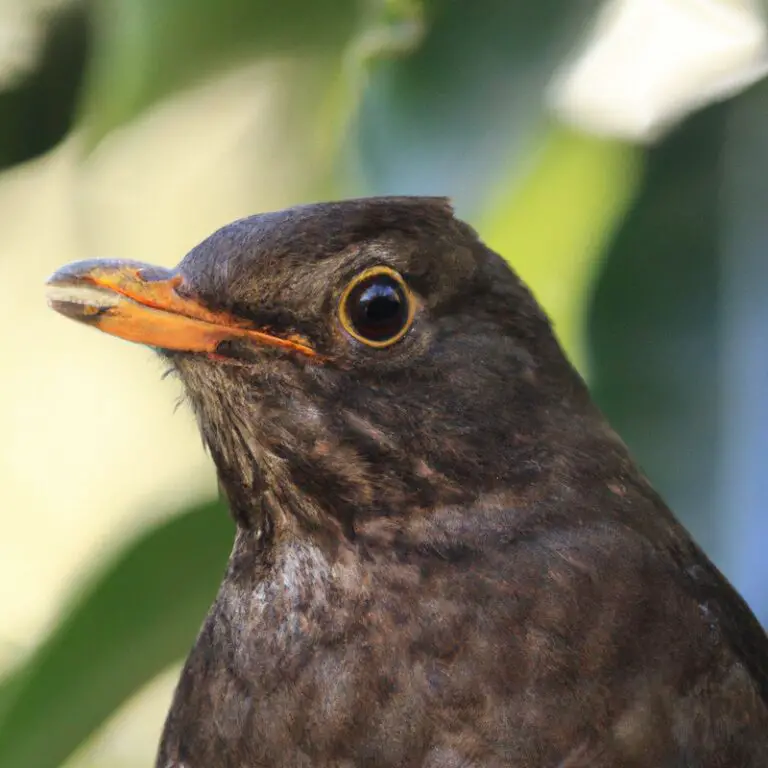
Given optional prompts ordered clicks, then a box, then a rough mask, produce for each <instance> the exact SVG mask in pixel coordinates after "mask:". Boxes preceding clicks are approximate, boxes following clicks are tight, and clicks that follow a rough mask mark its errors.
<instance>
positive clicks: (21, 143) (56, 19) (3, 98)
mask: <svg viewBox="0 0 768 768" xmlns="http://www.w3.org/2000/svg"><path fill="white" fill-rule="evenodd" d="M87 47H88V34H87V17H86V13H85V10H84V9H83V7H82V6H81V5H80V4H76V5H73V6H69V7H67V6H65V7H64V8H62V9H61V10H60V11H59V12H57V13H55V14H53V15H52V16H51V19H50V20H49V22H48V24H47V28H46V32H45V40H44V42H43V47H42V50H41V52H40V56H39V58H38V60H37V62H36V64H35V66H34V68H33V69H32V70H31V71H30V73H29V74H27V75H26V76H24V77H22V78H21V79H20V80H19V81H18V82H15V83H14V84H13V85H11V86H10V87H7V88H4V89H2V90H0V168H5V167H8V166H11V165H15V164H16V163H21V162H24V161H25V160H29V159H31V158H33V157H36V156H37V155H40V154H42V153H43V152H47V151H48V150H49V149H51V148H52V147H53V146H55V145H56V144H57V143H58V142H59V141H61V139H63V138H64V136H65V135H66V134H67V133H68V132H69V130H70V129H71V127H72V124H73V121H74V117H75V113H76V108H77V104H78V100H79V97H80V86H81V83H82V79H83V74H84V70H85V61H86V55H87Z"/></svg>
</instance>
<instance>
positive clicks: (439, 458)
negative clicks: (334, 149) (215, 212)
mask: <svg viewBox="0 0 768 768" xmlns="http://www.w3.org/2000/svg"><path fill="white" fill-rule="evenodd" d="M49 292H50V293H49V301H50V303H51V306H52V307H53V308H54V309H56V310H57V311H59V312H61V313H62V314H64V315H66V316H68V317H71V318H73V319H75V320H78V321H81V322H84V323H86V324H88V325H92V326H94V327H96V328H98V329H99V330H102V331H105V332H107V333H111V334H114V335H116V336H120V337H122V338H125V339H128V340H131V341H135V342H141V343H144V344H147V345H149V346H152V347H154V348H156V349H157V350H158V351H159V352H160V354H162V355H163V356H164V357H167V359H168V360H169V361H170V362H171V364H172V366H173V368H174V369H175V370H176V371H177V372H178V374H179V376H180V377H181V380H182V381H183V384H184V387H185V390H186V393H187V396H188V399H189V401H190V403H191V405H192V407H193V409H194V412H195V414H196V416H197V419H198V421H199V425H200V429H201V432H202V434H203V438H204V440H205V443H206V444H207V445H208V447H209V449H210V451H211V453H212V455H213V458H214V460H215V462H216V465H217V468H218V472H219V477H220V480H221V484H222V486H223V487H224V489H225V491H226V493H227V495H228V497H229V500H230V502H231V505H232V508H233V512H234V514H235V517H236V518H237V520H238V521H239V522H240V524H241V525H243V526H246V527H247V526H261V525H263V524H264V521H265V520H267V519H269V520H271V521H272V523H273V524H274V523H275V521H280V522H281V524H283V525H290V526H296V525H300V526H320V527H327V526H331V527H334V528H336V529H339V530H342V531H344V532H345V533H348V534H350V535H354V533H355V529H356V526H358V525H360V524H361V523H362V522H364V521H366V520H369V519H371V518H372V517H393V516H395V517H396V516H398V515H402V514H413V513H417V512H418V511H419V510H426V509H429V508H431V507H433V506H435V505H437V504H441V503H450V502H452V501H457V502H459V501H461V502H466V501H468V500H471V499H472V498H474V497H477V496H478V495H480V494H482V493H487V492H493V491H494V489H495V488H496V487H498V486H504V487H506V488H509V487H516V488H519V489H521V490H524V489H525V488H527V487H529V486H530V485H532V483H533V481H534V480H535V479H537V477H538V475H539V474H540V473H541V471H543V468H546V467H547V466H548V465H549V463H551V460H552V441H551V439H550V437H551V434H552V430H556V429H562V425H563V424H565V423H566V422H567V420H568V419H569V418H570V416H572V414H573V413H575V412H578V411H580V410H581V409H583V408H584V406H585V403H587V402H588V400H587V397H586V392H585V389H584V387H583V384H582V383H581V380H580V379H579V378H578V376H577V375H576V374H575V373H574V372H573V370H572V369H571V368H570V366H569V364H568V363H567V361H566V360H565V357H564V356H563V354H562V352H561V351H560V349H559V347H558V345H557V342H556V341H555V339H554V336H553V335H552V332H551V329H550V327H549V323H548V321H547V319H546V317H545V315H544V314H543V312H542V311H541V309H540V308H539V306H538V305H537V303H536V302H535V300H534V299H533V298H532V296H531V295H530V293H529V291H528V290H527V289H526V288H525V286H524V285H523V284H522V283H521V281H520V280H519V279H518V278H517V276H516V275H515V274H514V273H513V272H512V271H511V270H510V269H509V268H508V267H507V265H506V264H505V263H504V261H503V260H502V259H501V258H500V257H499V256H498V255H497V254H495V253H493V252H492V251H491V250H489V249H488V248H486V247H485V246H484V245H483V244H482V243H481V242H480V241H479V239H478V238H477V236H476V234H475V232H474V231H473V230H472V229H471V228H470V227H469V226H467V225H466V224H464V223H462V222H460V221H459V220H457V219H456V218H454V216H453V212H452V210H451V208H450V205H449V204H448V202H447V201H446V200H444V199H439V198H373V199H362V200H351V201H345V202H338V203H326V204H317V205H308V206H303V207H298V208H293V209H290V210H286V211H282V212H278V213H268V214H263V215H258V216H253V217H250V218H246V219H242V220H240V221H236V222H234V223H232V224H230V225H228V226H226V227H224V228H223V229H221V230H219V231H218V232H216V233H214V234H213V235H211V236H210V237H209V238H208V239H207V240H205V241H204V242H202V243H201V244H200V245H198V246H197V247H196V248H194V249H193V250H192V251H191V252H190V253H189V254H188V255H187V256H186V257H185V258H184V259H183V260H182V261H181V263H180V264H179V266H178V267H177V268H176V269H173V270H167V269H163V268H157V267H151V266H148V265H145V264H140V263H135V262H125V261H86V262H78V263H76V264H72V265H69V266H67V267H64V268H62V269H61V270H59V271H58V272H56V273H55V274H54V275H53V276H52V277H51V278H50V280H49Z"/></svg>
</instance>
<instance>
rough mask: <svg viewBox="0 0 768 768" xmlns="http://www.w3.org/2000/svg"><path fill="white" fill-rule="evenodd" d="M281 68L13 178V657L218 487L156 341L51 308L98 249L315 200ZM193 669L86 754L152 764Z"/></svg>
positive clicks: (6, 417) (173, 253) (2, 199)
mask: <svg viewBox="0 0 768 768" xmlns="http://www.w3.org/2000/svg"><path fill="white" fill-rule="evenodd" d="M274 75H275V69H274V67H270V66H265V65H261V66H260V67H258V68H250V69H246V70H242V71H239V72H236V73H234V74H232V75H230V76H227V77H225V78H222V79H219V80H217V81H215V82H211V83H208V84H206V85H204V86H202V87H200V88H198V89H195V90H193V91H191V92H188V93H186V94H184V95H183V96H181V97H178V98H176V99H175V100H173V101H170V102H166V103H164V104H163V105H161V106H160V107H159V108H157V109H155V110H153V111H152V112H151V113H149V114H147V115H146V116H145V117H144V118H142V119H141V120H140V121H138V122H136V123H134V124H132V125H130V126H128V127H126V128H124V129H122V130H120V131H118V132H116V133H113V134H111V135H110V136H109V137H108V139H107V140H106V141H105V142H103V143H102V144H101V145H100V146H99V147H98V148H97V150H96V151H95V152H94V153H92V154H90V155H88V156H84V153H83V152H82V148H81V142H80V140H79V138H78V137H77V136H74V137H73V138H71V139H69V140H68V141H67V142H66V143H65V144H64V145H62V146H60V147H59V148H57V149H56V150H54V151H53V152H51V153H50V154H48V155H47V156H45V157H42V158H40V159H38V160H35V161H34V162H31V163H29V164H26V165H24V166H20V167H17V168H14V169H12V170H11V171H9V172H7V173H5V174H3V175H2V176H0V334H2V336H1V338H2V355H0V360H1V361H2V362H1V363H0V365H2V371H0V434H2V437H3V439H2V440H0V609H1V610H2V619H1V621H0V669H2V668H3V667H5V666H7V665H9V664H10V663H12V662H13V661H14V660H15V659H18V658H21V657H22V656H23V655H24V654H25V653H26V652H27V651H28V650H29V649H30V648H31V647H32V646H33V645H34V643H35V642H36V641H37V640H38V639H39V638H40V637H41V636H42V635H43V634H44V633H45V631H46V629H47V628H48V627H49V626H50V625H51V623H52V622H53V621H54V620H55V619H56V617H57V614H58V611H59V609H60V607H61V606H62V604H63V602H64V601H66V600H67V598H68V597H69V596H70V595H72V594H73V593H74V592H75V591H76V590H77V587H78V584H80V583H81V580H82V579H83V577H84V576H85V575H86V574H88V573H89V572H91V571H92V570H93V568H94V566H95V565H97V564H98V562H99V561H100V560H102V559H103V558H104V557H105V556H108V555H109V554H110V553H112V552H114V551H115V550H116V549H117V548H119V547H120V546H121V545H122V544H123V543H125V542H126V541H127V540H128V539H129V538H130V537H131V536H132V535H133V534H134V533H135V532H136V531H137V530H138V529H139V528H140V527H141V526H143V525H145V524H147V523H148V522H149V521H150V520H151V519H153V518H154V519H157V518H159V517H161V516H162V515H165V514H168V513H169V511H170V510H171V509H172V507H173V506H174V505H177V504H178V503H179V502H183V501H184V500H185V499H191V498H193V497H195V496H199V495H200V494H201V493H204V492H207V493H209V494H210V495H213V494H215V493H216V486H215V476H214V472H213V468H212V465H211V463H210V461H209V459H208V458H207V457H206V456H205V454H204V451H203V448H202V445H201V441H200V438H199V435H198V432H197V428H196V426H195V424H194V422H193V419H192V417H191V415H190V413H189V412H188V411H187V410H186V409H185V408H183V407H182V408H180V409H178V410H177V411H176V412H174V406H175V403H176V401H177V399H178V397H179V394H180V390H179V385H178V383H177V382H176V381H174V380H173V379H170V378H169V379H166V380H165V381H161V378H160V377H161V374H162V373H163V366H162V364H161V361H160V360H159V359H158V358H157V357H156V356H155V355H154V354H153V353H152V352H151V351H150V350H148V349H145V348H143V347H139V346H135V345H131V344H129V343H127V342H122V341H119V340H116V339H114V338H111V337H108V336H105V335H102V334H99V333H98V332H96V331H94V330H91V329H88V328H85V327H82V326H79V325H77V324H75V323H72V322H68V321H67V320H66V319H64V318H62V317H60V316H58V315H56V314H55V313H54V312H52V311H51V310H49V309H48V308H47V306H46V302H45V294H44V281H45V279H46V277H47V276H48V275H49V274H50V273H51V272H52V271H53V270H54V269H56V268H57V267H59V266H61V265H62V264H64V263H66V262H69V261H73V260H76V259H83V258H91V257H121V258H134V259H139V260H143V261H149V262H154V263H157V264H161V265H173V264H175V263H176V262H177V261H178V260H179V259H180V258H181V257H182V256H183V255H184V254H185V253H186V252H187V251H188V250H189V249H190V248H191V247H192V246H194V245H195V244H196V243H197V242H199V241H200V240H201V239H203V238H204V237H205V236H207V235H208V234H209V233H210V232H212V231H213V230H215V229H216V228H218V227H219V226H222V225H224V224H226V223H227V222H229V221H231V220H232V219H235V218H238V217H240V216H244V215H248V214H250V213H254V212H258V211H260V210H269V209H274V208H280V207H284V206H285V205H288V204H290V203H295V202H297V201H298V196H299V195H300V190H298V189H296V188H294V187H292V186H291V185H295V184H296V183H297V180H300V179H301V178H302V174H301V172H300V169H298V168H297V167H296V164H297V163H298V162H299V161H298V159H296V158H292V157H291V156H290V155H289V154H287V153H286V151H285V149H284V143H283V141H281V135H280V133H279V131H278V129H277V127H276V126H275V121H274V119H271V111H272V105H273V104H274V102H275V100H276V99H278V98H279V96H280V94H279V93H278V92H277V90H276V89H278V87H279V86H278V84H277V83H278V80H277V79H276V78H275V76H274ZM176 673H177V671H176V670H172V671H170V672H169V674H168V675H167V676H166V677H164V678H163V679H162V680H160V681H158V682H157V683H155V684H153V685H152V686H151V687H150V690H149V691H147V692H146V693H145V694H143V695H142V696H140V697H139V699H138V700H137V701H135V702H133V703H131V705H130V706H129V707H128V708H127V710H126V712H124V713H122V714H121V715H120V716H118V718H117V721H116V722H113V723H112V724H111V725H110V727H108V728H107V729H106V731H105V733H103V734H101V735H100V736H99V738H98V739H97V740H96V741H97V743H96V744H93V745H89V747H88V748H86V750H85V751H84V753H83V754H81V755H79V756H78V757H77V758H76V759H75V760H74V761H73V765H78V766H81V765H88V766H111V767H112V768H120V767H121V766H126V768H127V767H128V766H147V765H150V764H151V763H152V759H153V753H154V748H155V743H156V739H157V736H158V734H159V729H160V726H161V724H162V719H163V717H164V714H165V709H166V707H167V704H168V697H169V695H170V691H171V687H172V685H173V683H174V680H175V676H176Z"/></svg>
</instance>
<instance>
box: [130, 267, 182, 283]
mask: <svg viewBox="0 0 768 768" xmlns="http://www.w3.org/2000/svg"><path fill="white" fill-rule="evenodd" d="M136 274H137V275H138V276H139V278H141V279H142V280H143V281H144V282H145V283H157V282H160V281H161V280H170V279H171V278H172V277H173V276H174V274H175V270H173V269H166V268H165V267H155V266H151V267H142V268H141V269H139V270H138V271H137V273H136Z"/></svg>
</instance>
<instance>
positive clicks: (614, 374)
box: [0, 0, 765, 768]
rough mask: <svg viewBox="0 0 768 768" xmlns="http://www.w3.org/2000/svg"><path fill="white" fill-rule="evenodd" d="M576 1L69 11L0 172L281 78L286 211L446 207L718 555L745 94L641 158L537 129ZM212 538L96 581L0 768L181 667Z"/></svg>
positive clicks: (185, 539)
mask: <svg viewBox="0 0 768 768" xmlns="http://www.w3.org/2000/svg"><path fill="white" fill-rule="evenodd" d="M598 5H599V3H598V2H597V0H572V1H571V2H569V3H564V2H562V1H561V0H542V2H539V3H530V2H510V1H509V0H482V1H481V2H477V3H472V4H470V3H466V2H460V0H445V2H437V0H428V1H425V2H424V3H423V4H422V3H418V2H416V0H411V1H409V0H392V1H391V2H386V0H380V2H378V3H377V2H370V1H369V2H364V1H363V0H313V1H312V2H309V1H308V0H285V2H281V3H274V2H267V1H266V0H216V1H215V2H214V0H163V1H162V2H159V1H158V0H101V2H98V1H97V0H93V2H91V3H89V4H87V5H79V4H78V5H72V6H70V7H66V8H65V10H64V11H63V12H62V14H63V15H62V14H59V15H54V16H52V18H51V22H50V26H49V38H48V44H47V45H46V46H45V47H44V50H43V55H42V56H41V57H40V59H39V61H38V65H37V68H36V69H34V70H33V71H32V72H30V73H29V75H28V76H27V77H26V78H25V79H24V80H22V81H20V82H19V83H17V84H16V85H14V87H13V88H9V89H7V90H6V91H5V92H2V93H0V109H2V110H3V111H2V114H3V120H2V121H0V124H1V125H2V128H0V160H2V162H3V164H4V165H6V166H8V165H11V164H13V163H18V162H21V161H23V160H25V159H28V158H30V157H33V156H35V155H37V154H39V153H40V152H43V151H45V150H47V149H50V148H52V147H53V146H54V145H55V144H57V143H58V142H59V141H60V140H61V139H62V138H63V137H64V136H65V135H66V134H67V133H68V132H69V130H70V129H71V128H72V127H73V119H74V116H75V115H79V116H80V117H79V121H78V122H77V124H76V127H78V128H80V129H81V130H82V131H83V133H84V135H85V136H86V144H87V146H89V147H91V148H92V147H94V146H95V145H97V144H98V142H100V141H101V140H102V139H103V138H104V137H106V136H107V135H108V134H109V133H110V132H111V131H112V130H114V129H115V128H117V127H119V126H123V125H125V124H126V123H128V122H130V121H131V120H133V119H135V118H136V117H137V116H139V115H141V114H142V113H143V112H144V111H145V110H147V109H148V108H150V107H151V106H152V105H153V104H155V103H156V102H158V101H159V100H161V99H163V98H164V97H166V96H169V95H171V94H173V93H174V92H176V91H178V90H179V89H182V88H187V87H191V86H193V85H194V84H195V83H198V82H200V81H201V80H202V79H210V78H212V77H214V76H216V75H217V73H220V72H222V71H224V70H226V69H227V68H231V67H233V66H235V65H239V64H241V63H246V62H253V61H257V60H275V59H280V60H283V61H287V62H290V66H288V67H286V68H285V69H284V70H281V72H282V74H281V75H279V76H280V77H282V78H283V80H282V86H283V94H284V109H283V111H282V112H276V116H275V119H281V120H282V121H283V123H282V125H284V128H285V133H286V141H288V142H289V143H290V146H291V147H292V148H294V147H295V148H296V151H302V152H306V153H307V154H306V157H307V164H306V167H307V179H306V185H305V187H304V190H305V196H306V199H311V198H313V197H316V196H318V195H321V194H323V195H328V196H330V195H331V194H333V195H335V196H342V195H348V194H383V193H398V194H408V193H413V194H417V193H418V194H440V195H442V194H449V195H451V196H452V197H453V198H454V199H455V200H456V202H457V207H458V210H459V213H460V214H461V215H463V216H465V217H467V218H469V219H470V220H471V221H472V222H473V223H474V224H475V225H476V226H477V227H478V229H479V230H480V231H481V233H482V235H483V237H484V238H485V239H486V241H488V242H489V244H490V245H492V246H493V247H494V248H496V249H497V250H499V251H500V252H502V253H503V254H504V255H505V256H506V257H507V258H509V260H510V262H511V263H512V264H513V265H514V266H515V267H516V268H517V269H518V270H519V271H520V273H521V275H522V276H523V277H524V278H525V279H526V280H528V281H529V282H530V283H531V284H532V286H533V287H534V290H535V291H536V293H537V294H538V295H539V296H540V298H541V299H542V301H543V303H544V304H545V306H546V307H547V309H548V311H549V312H550V314H551V315H552V317H553V320H554V322H555V326H556V329H557V330H558V333H559V334H560V337H561V339H563V341H564V343H565V345H566V348H567V349H568V351H569V353H570V354H571V355H572V357H573V358H574V360H575V361H576V362H577V364H578V365H579V367H580V368H581V369H582V371H584V372H585V373H587V374H590V373H591V374H592V376H591V381H592V384H593V389H594V391H595V394H596V396H597V399H598V401H599V402H600V404H601V405H602V407H603V408H604V409H605V410H606V412H607V414H608V416H609V417H610V418H611V419H612V421H613V422H614V424H615V425H616V427H617V428H618V430H619V432H620V433H621V434H622V435H623V437H624V438H625V439H626V440H627V442H628V443H629V444H630V446H631V447H632V448H633V450H634V451H635V452H636V454H637V455H638V457H639V458H640V460H641V463H642V464H643V465H644V466H645V468H646V469H647V471H648V472H649V474H650V475H651V478H652V479H653V480H654V481H655V482H657V483H658V484H659V486H660V488H661V489H662V490H663V491H664V492H665V493H666V494H667V495H668V496H669V498H670V499H671V500H672V501H673V503H674V506H675V508H676V509H677V510H678V511H679V512H680V514H681V516H682V517H684V519H685V520H686V522H687V523H688V524H689V525H690V526H691V527H692V528H693V529H694V530H695V531H696V532H697V533H698V534H699V537H700V538H701V539H702V540H703V542H704V543H705V545H706V546H707V547H708V549H709V551H710V552H711V553H713V554H714V555H715V556H716V557H717V556H718V554H721V555H722V553H718V549H717V544H718V536H717V528H716V527H715V526H714V518H715V516H716V510H717V508H718V493H717V487H716V486H717V465H718V460H719V458H718V457H719V453H720V452H721V451H722V444H721V440H720V437H721V435H720V431H719V426H718V425H719V423H720V421H719V420H720V415H719V410H718V409H719V397H720V393H719V389H718V387H719V386H720V384H719V381H720V379H719V378H718V377H719V375H720V374H719V373H718V370H719V369H718V366H719V356H720V355H721V352H722V350H721V345H722V336H721V335H720V325H719V322H720V318H721V316H722V311H723V309H722V306H721V296H720V293H719V280H720V276H721V274H722V271H723V269H724V266H723V256H722V248H721V245H722V238H723V236H724V232H725V231H726V230H727V226H726V225H725V217H726V214H727V212H726V211H725V210H724V208H723V201H722V199H721V196H720V184H721V181H722V174H723V155H722V148H723V144H724V142H725V141H726V138H727V132H728V125H727V121H728V115H729V110H731V109H733V105H734V104H738V103H739V100H740V99H742V98H744V97H738V98H737V99H735V100H734V101H732V102H729V103H727V104H725V105H721V106H717V107H713V108H710V109H708V110H706V111H704V112H702V113H700V114H699V115H695V116H694V117H692V118H691V119H689V120H688V121H687V122H686V123H685V124H684V125H682V126H681V127H680V128H679V129H678V130H677V131H675V132H673V133H672V135H670V136H669V137H668V138H667V139H666V140H664V141H663V142H661V143H660V144H659V145H658V146H656V147H653V148H651V149H650V150H644V149H642V148H640V147H638V146H630V145H628V144H623V143H621V142H618V141H610V140H601V139H596V138H592V137H587V136H584V135H580V134H578V133H575V132H573V131H570V130H567V129H565V128H563V127H562V126H560V125H558V124H556V123H553V122H552V120H551V118H550V117H548V116H547V115H546V114H545V110H544V100H543V98H542V94H543V91H544V88H545V86H546V85H547V83H548V81H549V79H550V77H551V76H552V74H553V72H554V71H555V69H556V68H557V67H558V66H559V65H560V63H561V62H562V60H563V57H564V56H565V55H566V54H567V53H568V52H569V51H570V50H571V49H572V47H573V45H574V44H575V42H576V41H577V39H578V36H579V34H580V32H581V31H582V30H583V27H584V24H585V23H586V22H587V21H588V20H589V19H591V18H592V17H593V15H594V13H595V11H596V9H597V7H598ZM752 98H754V96H752ZM764 124H765V118H763V122H762V123H761V126H762V125H764ZM299 146H302V147H303V149H301V150H299V149H298V147H299ZM297 202H298V201H297ZM625 213H626V214H627V215H626V217H625ZM587 318H588V325H587ZM231 538H232V526H231V524H230V523H229V521H228V519H227V516H226V514H225V512H224V510H223V508H222V507H221V506H220V505H218V504H214V503H208V504H202V505H199V506H196V507H194V508H193V509H185V510H178V511H177V514H176V516H175V517H174V518H173V519H172V520H171V521H170V522H168V523H164V524H162V525H159V526H157V527H156V528H152V529H149V530H147V531H145V532H144V533H143V534H142V535H141V536H140V537H139V538H138V540H137V541H135V542H133V543H132V544H130V545H129V546H128V547H127V548H126V550H125V551H124V552H123V553H122V554H121V555H120V556H119V557H117V558H116V559H115V560H114V562H113V563H112V564H111V565H110V566H109V567H108V568H107V569H105V570H104V571H103V572H102V573H100V574H97V575H95V576H94V577H93V581H92V583H91V586H90V587H89V588H88V589H86V590H85V591H84V592H83V593H82V594H81V595H80V597H79V598H78V599H77V600H76V601H75V602H74V603H73V604H72V605H71V606H70V607H69V609H68V610H67V611H65V612H64V614H63V616H62V618H61V620H60V622H59V624H58V625H57V626H56V627H54V629H53V630H52V632H51V634H50V636H49V637H48V638H47V640H46V641H45V642H44V643H43V644H42V645H41V646H40V647H39V648H38V649H37V650H36V651H35V652H34V653H33V654H32V655H31V656H30V658H29V659H28V660H27V661H26V662H25V663H24V664H23V665H22V666H21V667H20V668H19V669H18V670H16V671H14V672H13V673H12V674H11V675H10V676H9V677H8V678H7V679H6V681H5V683H4V685H3V686H2V687H0V765H3V766H6V765H7V766H14V768H55V766H57V765H59V764H60V763H61V762H62V761H63V760H64V759H66V757H67V756H68V755H69V754H71V753H72V752H73V751H74V750H75V749H76V748H77V747H78V745H79V744H80V743H82V742H83V740H85V739H86V738H87V737H88V736H89V734H90V733H92V732H93V731H94V730H95V729H96V728H98V727H99V726H100V725H101V724H102V723H103V722H104V721H105V720H106V719H107V718H108V717H109V716H110V714H111V713H112V712H113V711H114V710H115V709H116V708H118V707H119V706H120V704H121V703H122V702H124V701H125V700H126V699H128V698H129V697H130V696H131V695H132V694H133V693H134V692H135V691H136V690H138V688H139V687H141V686H142V685H143V684H144V683H146V682H147V681H148V680H149V679H150V678H151V677H152V676H154V675H155V674H157V673H159V672H160V671H161V670H162V669H163V668H164V667H166V666H168V665H169V664H171V663H173V662H174V661H178V660H179V659H181V658H182V657H183V656H184V655H185V654H186V652H187V650H188V648H189V647H190V645H191V643H192V642H193V639H194V636H195V633H196V631H197V629H198V628H199V626H200V624H201V622H202V620H203V617H204V615H205V612H206V610H207V607H208V605H209V604H210V602H211V600H212V598H213V595H214V592H215V589H216V586H217V584H218V582H219V580H220V578H221V575H222V572H223V569H224V567H225V562H226V556H227V552H228V549H229V546H230V544H231ZM41 734H45V737H44V738H41Z"/></svg>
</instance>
